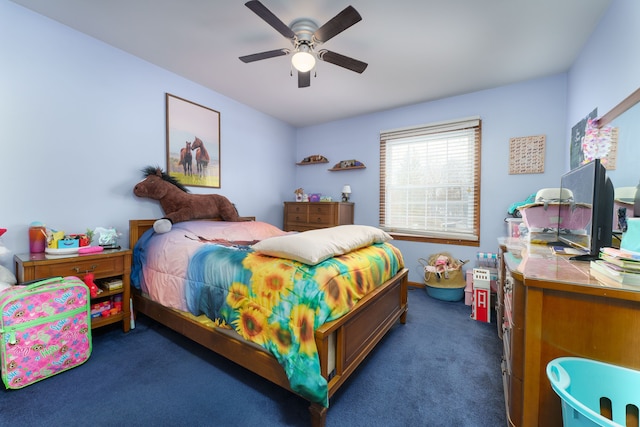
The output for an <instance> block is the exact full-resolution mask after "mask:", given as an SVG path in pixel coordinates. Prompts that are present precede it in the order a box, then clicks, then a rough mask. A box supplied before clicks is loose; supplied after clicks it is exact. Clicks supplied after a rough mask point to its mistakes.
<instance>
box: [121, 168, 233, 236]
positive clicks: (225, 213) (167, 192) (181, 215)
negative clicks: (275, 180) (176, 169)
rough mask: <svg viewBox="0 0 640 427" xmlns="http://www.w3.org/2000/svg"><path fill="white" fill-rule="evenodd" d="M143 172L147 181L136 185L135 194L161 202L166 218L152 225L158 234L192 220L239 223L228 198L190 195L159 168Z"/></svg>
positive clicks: (216, 195)
mask: <svg viewBox="0 0 640 427" xmlns="http://www.w3.org/2000/svg"><path fill="white" fill-rule="evenodd" d="M142 172H143V173H144V176H145V179H144V180H142V181H140V182H139V183H138V184H136V186H135V187H134V188H133V194H135V195H136V196H138V197H148V198H150V199H154V200H158V201H160V206H161V207H162V210H163V211H164V217H163V218H161V219H159V220H157V221H156V222H155V223H154V224H153V229H154V231H155V232H156V233H166V232H168V231H169V230H171V227H172V225H173V224H175V223H177V222H183V221H189V220H192V219H216V218H220V219H222V220H223V221H240V217H239V216H238V211H237V210H236V207H235V206H234V205H233V203H231V202H230V201H229V199H227V198H226V197H224V196H221V195H219V194H190V193H189V190H187V189H186V188H185V187H184V186H183V185H182V184H180V183H179V182H178V180H177V179H175V178H174V177H172V176H170V175H169V174H167V173H165V172H163V171H162V169H160V168H159V167H154V166H148V167H146V168H145V169H143V170H142Z"/></svg>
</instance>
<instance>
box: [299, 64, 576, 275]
mask: <svg viewBox="0 0 640 427" xmlns="http://www.w3.org/2000/svg"><path fill="white" fill-rule="evenodd" d="M565 99H566V78H565V75H557V76H553V77H548V78H544V79H539V80H532V81H528V82H524V83H520V84H515V85H510V86H504V87H500V88H497V89H492V90H486V91H482V92H476V93H472V94H469V95H463V96H458V97H452V98H447V99H443V100H439V101H435V102H428V103H423V104H418V105H413V106H409V107H404V108H398V109H394V110H389V111H384V112H382V113H376V114H369V115H366V116H360V117H356V118H352V119H347V120H340V121H335V122H332V123H327V124H324V125H320V126H314V127H307V128H304V129H299V130H298V135H297V139H298V145H297V158H298V160H301V159H302V158H304V157H306V156H309V155H311V154H322V155H324V156H326V157H327V158H328V159H329V164H328V165H329V166H327V165H325V164H319V165H305V166H298V168H297V169H296V180H295V182H296V184H297V185H298V186H299V187H302V188H304V190H305V192H308V193H316V192H317V193H323V194H327V195H331V196H333V197H334V198H337V197H339V196H340V190H341V188H342V185H344V184H349V185H350V186H351V190H352V191H353V194H352V197H351V201H353V202H354V203H355V204H356V205H355V222H356V223H359V224H368V225H374V226H377V225H378V213H379V209H378V203H379V197H378V193H379V177H380V167H379V159H380V156H379V137H380V131H382V130H388V129H395V128H399V127H405V126H414V125H419V124H424V123H431V122H438V121H442V120H450V119H457V118H464V117H469V116H480V117H481V119H482V163H481V167H482V188H481V212H480V215H481V229H480V235H481V240H480V247H479V248H476V247H464V246H445V245H434V244H425V243H415V242H406V241H399V240H398V241H395V242H394V243H395V244H396V245H397V246H398V248H400V250H401V251H402V253H403V255H404V257H405V263H406V265H407V266H408V267H409V268H410V276H409V279H410V280H412V281H418V282H420V281H422V276H421V274H422V271H421V267H420V264H419V263H418V259H419V258H425V257H428V256H429V255H430V254H433V253H436V252H440V251H443V250H446V251H449V252H451V253H452V254H453V255H454V256H455V257H456V258H463V259H471V260H472V261H473V260H474V259H475V256H476V252H478V251H481V252H497V246H498V245H497V238H498V237H499V236H503V235H505V233H506V224H505V222H504V218H505V217H506V216H507V209H508V208H509V206H510V205H511V204H512V203H514V202H518V201H522V200H525V199H526V198H527V197H528V196H529V195H530V194H531V193H535V192H536V191H537V190H538V189H540V188H543V187H557V186H558V185H559V184H560V182H559V180H560V175H561V173H560V171H561V170H562V168H563V165H564V153H565V151H566V150H565V145H566V141H565V138H564V135H565V128H564V125H565V110H566V104H565ZM531 135H546V138H547V142H546V154H545V172H544V173H542V174H526V175H509V139H510V138H513V137H520V136H531ZM345 159H357V160H360V161H362V162H363V163H364V164H365V165H366V166H367V168H366V169H359V170H353V171H340V172H330V171H328V170H327V169H328V167H330V166H332V165H333V164H334V163H336V162H338V161H339V160H345ZM293 190H294V188H292V189H291V193H290V195H289V200H293Z"/></svg>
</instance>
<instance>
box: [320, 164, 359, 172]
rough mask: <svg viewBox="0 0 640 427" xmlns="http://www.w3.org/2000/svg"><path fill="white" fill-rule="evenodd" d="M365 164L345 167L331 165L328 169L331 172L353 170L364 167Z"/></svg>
mask: <svg viewBox="0 0 640 427" xmlns="http://www.w3.org/2000/svg"><path fill="white" fill-rule="evenodd" d="M366 168H367V167H366V166H364V165H363V166H348V167H346V168H339V167H335V166H334V167H332V168H331V169H329V170H330V171H331V172H338V171H350V170H354V169H366Z"/></svg>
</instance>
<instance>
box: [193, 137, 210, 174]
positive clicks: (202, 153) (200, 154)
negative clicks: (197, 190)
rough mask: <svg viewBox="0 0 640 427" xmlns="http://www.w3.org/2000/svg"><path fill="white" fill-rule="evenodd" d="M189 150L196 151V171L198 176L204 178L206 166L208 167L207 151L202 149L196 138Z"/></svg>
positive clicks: (202, 144) (202, 145)
mask: <svg viewBox="0 0 640 427" xmlns="http://www.w3.org/2000/svg"><path fill="white" fill-rule="evenodd" d="M191 149H192V150H196V170H197V171H198V176H200V177H204V175H205V173H206V171H207V166H208V165H209V160H210V159H209V153H208V152H207V149H206V148H204V143H203V142H202V140H201V139H200V138H198V137H197V136H196V139H195V140H194V141H193V144H191Z"/></svg>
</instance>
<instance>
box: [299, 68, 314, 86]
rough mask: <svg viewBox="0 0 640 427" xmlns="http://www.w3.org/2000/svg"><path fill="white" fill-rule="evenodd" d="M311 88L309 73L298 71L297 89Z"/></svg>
mask: <svg viewBox="0 0 640 427" xmlns="http://www.w3.org/2000/svg"><path fill="white" fill-rule="evenodd" d="M309 86H311V71H305V72H304V73H303V72H302V71H298V87H299V88H300V87H309Z"/></svg>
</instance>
